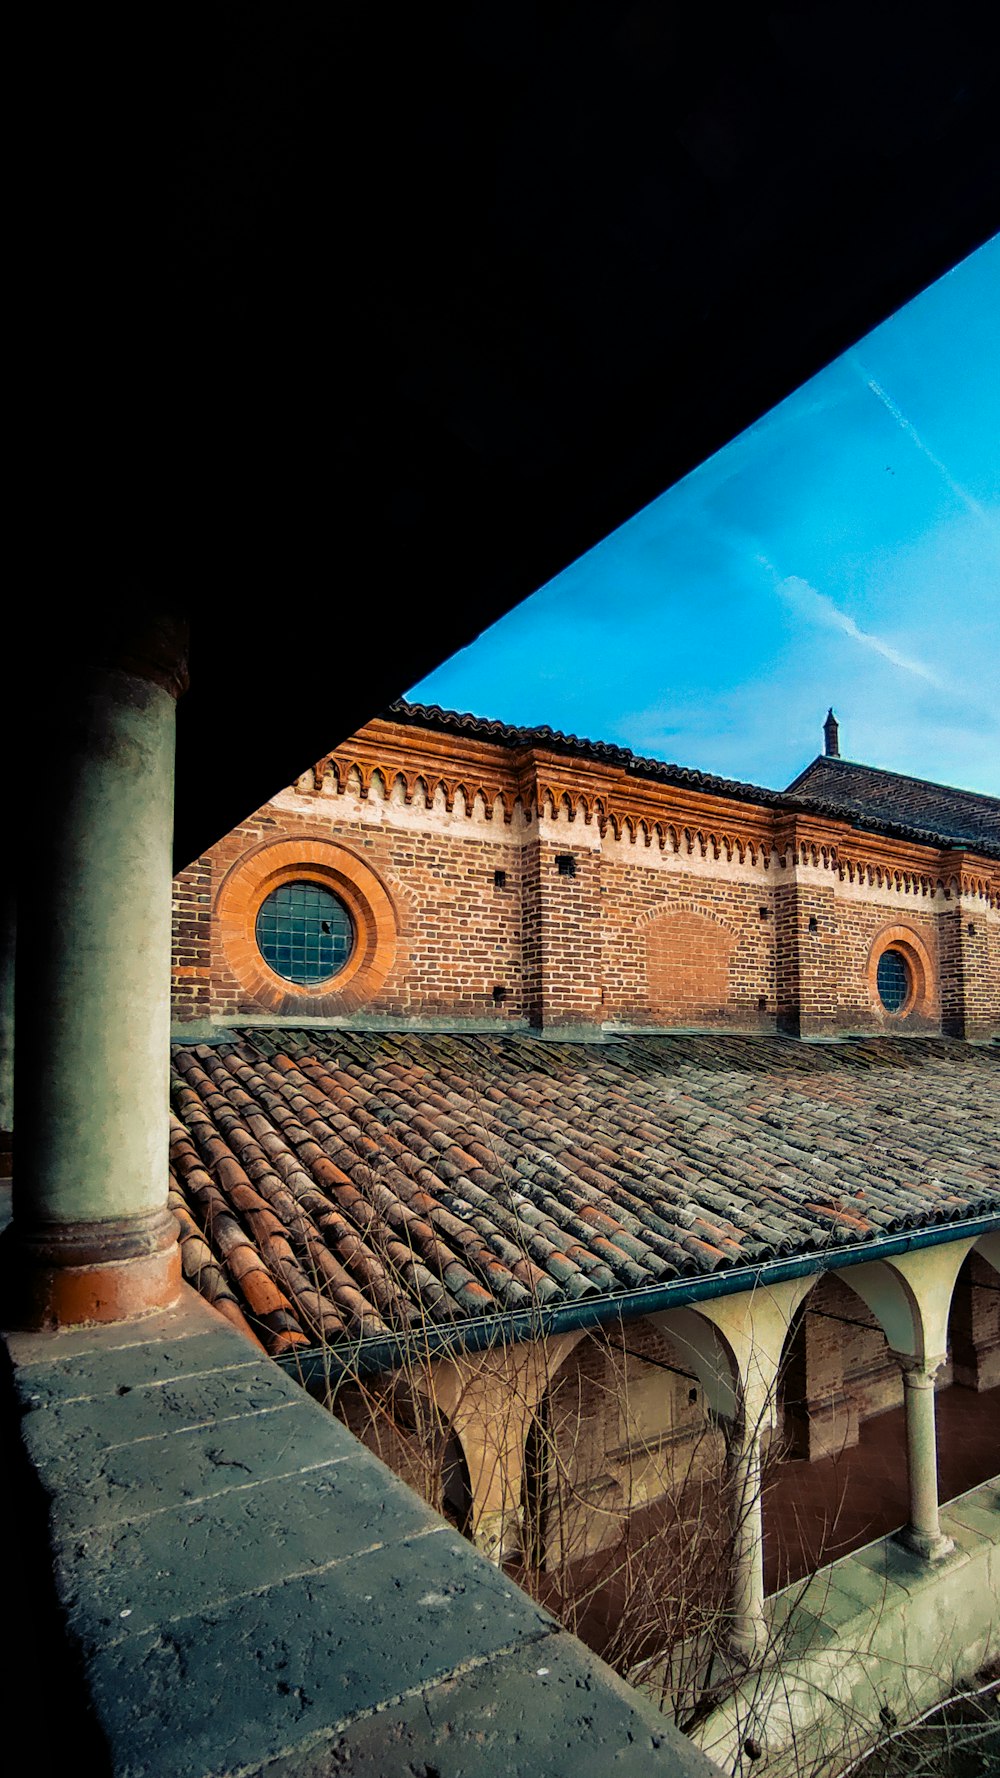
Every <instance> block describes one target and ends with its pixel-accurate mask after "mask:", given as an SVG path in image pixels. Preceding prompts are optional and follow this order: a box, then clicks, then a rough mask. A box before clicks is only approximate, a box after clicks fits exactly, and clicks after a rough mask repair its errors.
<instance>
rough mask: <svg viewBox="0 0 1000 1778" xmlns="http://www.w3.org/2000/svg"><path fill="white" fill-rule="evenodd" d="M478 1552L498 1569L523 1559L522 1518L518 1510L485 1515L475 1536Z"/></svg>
mask: <svg viewBox="0 0 1000 1778" xmlns="http://www.w3.org/2000/svg"><path fill="white" fill-rule="evenodd" d="M472 1541H473V1543H474V1544H475V1546H476V1548H477V1550H479V1551H480V1552H481V1554H482V1555H484V1556H485V1557H486V1559H487V1561H489V1562H493V1563H494V1564H495V1565H496V1567H497V1568H502V1567H503V1564H504V1563H505V1562H517V1561H519V1560H520V1557H521V1544H522V1536H521V1516H520V1514H519V1513H518V1511H517V1510H516V1508H512V1509H511V1508H504V1509H501V1510H499V1511H493V1512H485V1513H483V1515H482V1517H481V1519H480V1520H479V1523H478V1524H477V1526H476V1529H475V1532H474V1534H473V1540H472Z"/></svg>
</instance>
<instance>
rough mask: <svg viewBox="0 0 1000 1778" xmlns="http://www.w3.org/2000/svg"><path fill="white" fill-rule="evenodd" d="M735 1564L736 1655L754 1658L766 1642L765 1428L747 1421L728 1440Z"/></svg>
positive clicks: (731, 1639)
mask: <svg viewBox="0 0 1000 1778" xmlns="http://www.w3.org/2000/svg"><path fill="white" fill-rule="evenodd" d="M728 1455H729V1474H730V1483H731V1490H732V1512H733V1566H732V1574H731V1577H730V1581H731V1588H730V1606H729V1628H728V1631H727V1634H726V1641H727V1643H728V1645H729V1647H730V1648H731V1649H732V1651H733V1653H734V1654H736V1655H737V1656H739V1657H740V1658H741V1659H743V1660H747V1661H750V1660H753V1659H754V1658H755V1656H757V1655H758V1654H761V1653H762V1652H763V1649H764V1647H765V1645H766V1643H767V1635H768V1631H767V1623H766V1621H765V1618H764V1515H763V1509H762V1503H761V1426H760V1423H759V1421H758V1422H756V1423H744V1424H742V1425H741V1426H740V1427H739V1428H738V1429H734V1431H733V1433H732V1435H731V1437H730V1440H729V1452H728Z"/></svg>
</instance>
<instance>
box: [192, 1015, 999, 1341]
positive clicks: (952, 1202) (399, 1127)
mask: <svg viewBox="0 0 1000 1778" xmlns="http://www.w3.org/2000/svg"><path fill="white" fill-rule="evenodd" d="M998 1075H1000V1054H998V1053H995V1052H992V1051H990V1050H984V1049H970V1048H969V1047H968V1046H966V1045H964V1044H958V1043H954V1044H952V1043H949V1042H948V1041H947V1040H934V1039H926V1040H912V1039H911V1040H908V1041H905V1042H904V1041H901V1040H896V1041H893V1040H891V1039H884V1038H882V1039H870V1040H864V1041H857V1042H851V1043H847V1044H842V1045H832V1046H823V1047H812V1046H807V1045H800V1044H793V1043H790V1042H788V1041H786V1040H782V1039H780V1038H769V1037H728V1036H727V1037H710V1036H705V1037H676V1038H674V1037H628V1038H624V1039H622V1040H620V1041H615V1042H612V1043H607V1044H591V1045H587V1044H558V1045H556V1044H552V1043H547V1042H545V1041H544V1040H541V1039H538V1038H529V1037H523V1038H522V1037H497V1038H491V1037H483V1036H471V1035H470V1036H464V1037H463V1036H443V1035H438V1034H433V1035H432V1034H417V1033H403V1034H399V1035H385V1034H375V1033H356V1032H355V1033H349V1032H338V1031H317V1030H312V1031H291V1030H281V1031H279V1030H274V1029H271V1030H254V1031H247V1032H246V1033H244V1034H241V1036H240V1038H239V1040H238V1041H234V1042H232V1043H223V1044H221V1045H218V1046H216V1047H209V1046H207V1045H201V1046H199V1045H193V1046H186V1045H177V1046H176V1047H175V1050H174V1056H173V1070H172V1088H171V1090H172V1102H173V1120H172V1140H171V1175H172V1203H173V1205H174V1207H175V1209H177V1211H178V1213H179V1215H180V1219H181V1234H182V1253H183V1257H184V1261H185V1271H186V1275H187V1276H188V1278H189V1280H190V1281H191V1282H192V1283H193V1284H195V1285H196V1286H198V1287H199V1288H201V1289H202V1290H203V1292H204V1294H206V1295H207V1296H208V1297H209V1298H210V1300H218V1298H219V1296H220V1292H221V1293H223V1296H224V1300H228V1299H232V1305H231V1306H232V1307H233V1308H239V1309H240V1310H242V1312H243V1313H245V1314H246V1315H247V1317H248V1318H249V1320H250V1322H251V1324H252V1325H253V1327H254V1329H255V1330H256V1331H257V1333H258V1334H259V1336H260V1338H261V1339H262V1340H263V1342H264V1344H265V1345H266V1346H267V1347H268V1349H269V1350H271V1351H273V1352H278V1351H282V1350H285V1349H287V1348H288V1347H290V1346H293V1345H296V1344H298V1345H302V1344H306V1343H314V1342H315V1341H316V1340H317V1339H323V1340H326V1341H331V1342H334V1343H337V1342H343V1341H347V1340H349V1339H351V1338H356V1337H357V1336H358V1335H359V1334H362V1335H369V1334H373V1335H379V1334H384V1333H386V1332H387V1331H389V1330H405V1329H406V1328H408V1327H414V1326H418V1325H419V1324H420V1323H421V1321H424V1320H426V1321H429V1322H431V1323H438V1324H441V1323H448V1322H450V1321H455V1320H458V1321H461V1320H466V1319H467V1318H468V1317H470V1316H488V1317H491V1318H495V1317H498V1316H502V1315H504V1314H505V1313H508V1312H510V1311H512V1310H517V1309H524V1308H529V1307H531V1306H532V1305H533V1304H540V1305H553V1306H558V1305H560V1304H570V1303H573V1302H574V1301H576V1300H577V1299H580V1298H587V1297H597V1296H610V1297H612V1298H615V1297H618V1298H620V1297H623V1296H626V1295H628V1294H629V1293H631V1292H634V1291H637V1290H640V1289H642V1287H644V1286H651V1285H656V1284H660V1283H664V1282H666V1281H667V1280H670V1279H673V1278H681V1277H684V1276H685V1275H689V1276H697V1275H699V1274H706V1273H710V1272H714V1271H718V1270H720V1269H723V1268H726V1267H732V1266H735V1265H737V1264H739V1265H747V1264H751V1265H752V1264H756V1263H759V1262H762V1261H765V1260H768V1259H771V1258H775V1257H778V1256H781V1255H786V1254H790V1253H818V1252H821V1251H824V1250H829V1251H830V1252H831V1254H832V1256H833V1257H836V1254H837V1252H838V1251H839V1250H840V1249H842V1248H843V1247H844V1246H845V1245H851V1244H855V1243H858V1242H863V1241H866V1240H869V1239H871V1238H872V1237H874V1236H876V1235H882V1234H888V1233H895V1232H898V1231H901V1230H909V1229H919V1228H922V1227H924V1226H926V1225H927V1224H930V1223H943V1222H950V1221H957V1220H960V1219H961V1218H963V1217H966V1216H969V1215H979V1214H983V1213H994V1212H995V1213H996V1214H997V1215H998V1216H1000V1157H998V1150H997V1141H996V1122H997V1120H996V1105H997V1096H996V1095H997V1086H998ZM206 1249H207V1251H208V1258H207V1259H206ZM225 1293H228V1299H227V1298H226V1296H225Z"/></svg>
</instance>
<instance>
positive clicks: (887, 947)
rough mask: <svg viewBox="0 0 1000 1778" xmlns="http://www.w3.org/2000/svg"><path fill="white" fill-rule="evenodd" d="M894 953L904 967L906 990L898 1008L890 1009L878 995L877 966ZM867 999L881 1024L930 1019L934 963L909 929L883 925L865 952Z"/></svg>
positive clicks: (934, 1001)
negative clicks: (866, 953)
mask: <svg viewBox="0 0 1000 1778" xmlns="http://www.w3.org/2000/svg"><path fill="white" fill-rule="evenodd" d="M890 951H895V952H897V953H898V954H899V956H901V957H902V959H903V962H904V964H905V967H906V974H907V978H908V981H907V991H906V997H905V999H904V1000H903V1003H902V1005H901V1006H900V1007H898V1008H897V1009H894V1010H889V1008H887V1007H886V1006H885V1005H884V1004H883V1002H882V997H881V994H880V993H879V964H880V962H881V961H882V959H883V957H885V955H886V953H887V952H890ZM868 997H869V999H870V1001H871V1005H872V1010H873V1011H874V1013H875V1014H876V1016H877V1017H878V1019H879V1020H880V1022H882V1023H884V1024H886V1025H889V1026H892V1025H895V1024H898V1023H900V1022H901V1021H905V1020H908V1019H911V1018H912V1019H914V1020H924V1019H931V1018H933V1017H934V1015H935V1011H936V1007H937V985H936V980H935V970H934V963H933V960H932V958H931V955H930V952H929V951H928V949H927V946H926V945H925V944H924V942H923V939H921V938H920V937H919V935H918V934H917V933H916V932H914V930H913V928H912V927H910V926H883V927H882V929H881V931H880V932H878V933H877V934H876V936H875V939H874V941H873V943H872V946H871V949H870V951H869V953H868Z"/></svg>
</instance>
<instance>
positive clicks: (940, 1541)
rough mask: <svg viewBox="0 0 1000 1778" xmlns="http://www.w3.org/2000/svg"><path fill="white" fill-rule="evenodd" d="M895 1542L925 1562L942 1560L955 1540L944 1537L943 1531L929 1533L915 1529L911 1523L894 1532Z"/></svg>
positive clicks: (948, 1554)
mask: <svg viewBox="0 0 1000 1778" xmlns="http://www.w3.org/2000/svg"><path fill="white" fill-rule="evenodd" d="M896 1542H897V1543H901V1544H902V1546H903V1548H904V1550H909V1551H910V1554H911V1555H913V1556H921V1557H922V1558H923V1560H924V1561H925V1562H943V1560H944V1558H945V1556H950V1555H951V1553H952V1550H953V1549H954V1548H955V1540H954V1538H951V1537H946V1536H945V1534H944V1532H943V1531H938V1532H936V1533H934V1534H931V1533H930V1532H928V1531H917V1530H915V1529H914V1527H913V1526H912V1525H904V1526H903V1529H902V1530H901V1531H897V1533H896Z"/></svg>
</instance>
